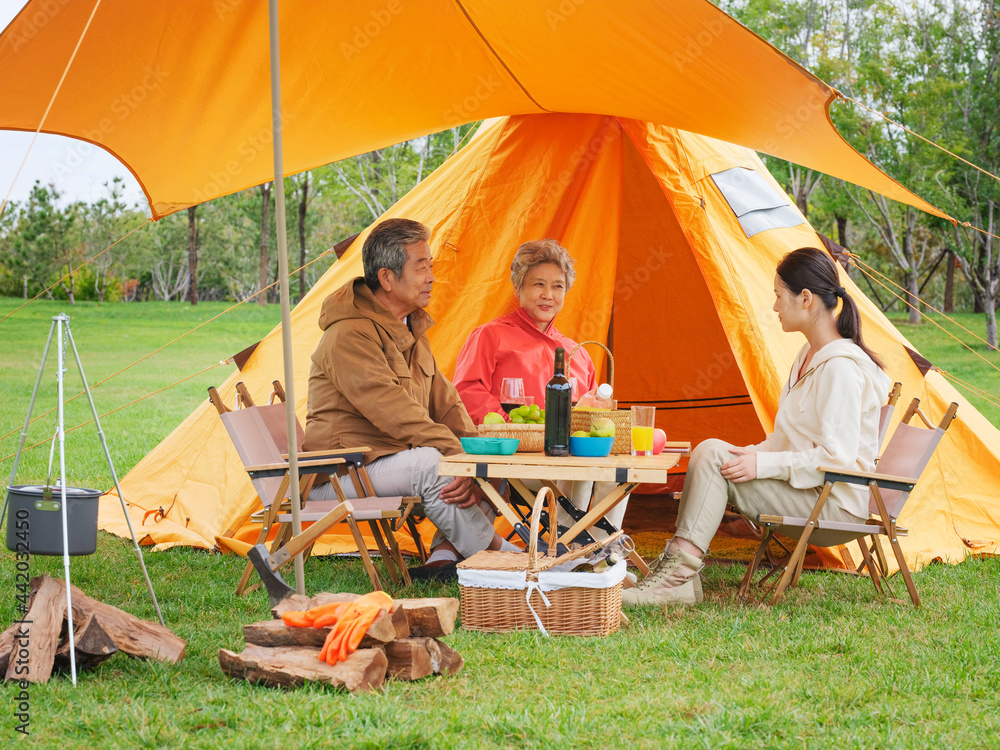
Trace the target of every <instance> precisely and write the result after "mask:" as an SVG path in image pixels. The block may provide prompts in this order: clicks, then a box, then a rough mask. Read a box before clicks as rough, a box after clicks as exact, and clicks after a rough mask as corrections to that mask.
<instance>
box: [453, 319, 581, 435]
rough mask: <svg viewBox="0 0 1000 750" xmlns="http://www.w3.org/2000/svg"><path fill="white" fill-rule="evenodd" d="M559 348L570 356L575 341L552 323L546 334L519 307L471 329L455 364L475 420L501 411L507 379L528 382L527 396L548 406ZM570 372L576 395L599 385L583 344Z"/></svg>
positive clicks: (457, 381) (457, 380)
mask: <svg viewBox="0 0 1000 750" xmlns="http://www.w3.org/2000/svg"><path fill="white" fill-rule="evenodd" d="M557 346H561V347H563V348H564V349H566V356H567V357H568V356H569V354H570V352H571V351H573V348H574V347H575V346H576V342H575V341H573V339H571V338H569V337H568V336H564V335H563V334H561V333H560V332H559V331H558V330H557V329H556V327H555V325H554V324H551V323H550V324H549V327H548V329H547V330H546V331H545V332H544V333H542V332H541V331H539V330H538V326H537V325H535V322H534V321H533V320H532V319H531V318H530V317H529V316H528V314H527V313H526V312H525V311H524V310H522V309H521V308H520V307H519V308H517V309H516V310H514V312H512V313H508V314H507V315H503V316H501V317H499V318H497V319H496V320H493V321H491V322H489V323H487V324H486V325H481V326H479V328H477V329H476V330H474V331H473V332H472V333H470V334H469V338H468V339H467V340H466V342H465V346H463V347H462V351H461V352H459V355H458V361H457V362H456V364H455V381H454V382H455V388H457V389H458V395H459V396H461V398H462V403H464V404H465V408H466V409H467V410H468V412H469V416H471V417H472V420H473V421H474V422H475V423H476V424H480V423H482V421H483V417H485V416H486V413H487V412H491V411H495V412H501V411H502V408H501V406H500V383H501V382H502V381H503V379H504V378H521V379H522V380H524V393H525V395H526V396H532V397H534V399H535V403H536V404H539V405H540V406H542V407H543V408H544V406H545V384H546V383H547V382H549V378H551V377H552V373H553V369H554V366H555V353H556V347H557ZM567 374H568V375H569V376H571V377H575V378H576V381H577V391H576V393H575V396H576V397H579V396H582V395H583V394H584V393H586V392H587V391H589V390H591V389H592V388H594V387H596V385H597V383H596V380H595V377H596V376H595V373H594V362H593V360H591V359H590V355H589V354H588V353H587V352H586V351H585V350H584V349H583V348H581V349H577V352H576V354H574V355H573V359H572V360H571V361H570V372H569V373H567Z"/></svg>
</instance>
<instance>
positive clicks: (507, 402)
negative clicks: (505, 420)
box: [500, 378, 524, 414]
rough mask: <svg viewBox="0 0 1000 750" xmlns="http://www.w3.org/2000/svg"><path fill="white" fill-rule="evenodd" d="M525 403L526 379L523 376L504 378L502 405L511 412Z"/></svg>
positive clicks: (501, 392) (501, 394)
mask: <svg viewBox="0 0 1000 750" xmlns="http://www.w3.org/2000/svg"><path fill="white" fill-rule="evenodd" d="M523 403H524V380H523V379H522V378H504V379H503V381H502V382H501V383H500V406H502V407H503V410H504V411H505V412H507V413H508V414H510V411H511V409H514V408H516V407H518V406H520V405H521V404H523Z"/></svg>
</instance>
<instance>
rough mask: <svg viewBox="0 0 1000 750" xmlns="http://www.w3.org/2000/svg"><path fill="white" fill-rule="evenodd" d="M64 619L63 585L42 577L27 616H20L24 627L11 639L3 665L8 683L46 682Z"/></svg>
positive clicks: (64, 599) (64, 590)
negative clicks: (5, 661) (8, 652)
mask: <svg viewBox="0 0 1000 750" xmlns="http://www.w3.org/2000/svg"><path fill="white" fill-rule="evenodd" d="M75 596H76V595H75V593H74V597H75ZM65 616H66V588H65V586H63V585H61V582H60V581H57V580H56V579H54V578H49V577H48V576H42V580H41V581H40V582H39V586H38V591H37V592H36V593H35V595H34V598H33V599H32V600H31V606H30V607H29V609H28V614H26V615H25V616H24V620H25V621H26V624H25V625H24V626H23V628H22V631H21V634H20V635H18V634H15V637H14V640H13V649H12V650H11V652H10V656H9V660H8V664H7V674H6V678H7V679H8V680H27V681H28V682H33V683H41V682H48V681H49V677H51V676H52V665H53V662H54V660H55V655H56V648H57V647H58V646H59V633H60V632H61V631H62V623H63V618H64V617H65Z"/></svg>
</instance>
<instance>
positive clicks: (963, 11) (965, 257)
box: [945, 0, 1000, 348]
mask: <svg viewBox="0 0 1000 750" xmlns="http://www.w3.org/2000/svg"><path fill="white" fill-rule="evenodd" d="M947 23H948V29H949V34H948V37H947V40H948V50H947V51H948V54H947V56H946V57H945V62H946V64H947V66H948V68H949V70H948V72H947V74H946V75H948V76H949V77H952V78H953V79H954V80H955V81H956V82H958V85H957V86H956V87H955V88H954V89H953V90H952V92H951V95H952V96H951V101H952V103H953V108H952V111H953V112H956V113H958V116H956V117H954V118H953V120H952V123H951V125H952V128H953V132H956V133H957V134H960V135H961V142H960V143H959V144H958V146H957V151H958V153H959V154H960V155H962V156H964V157H966V158H967V159H968V160H969V161H972V162H974V163H976V164H979V165H980V166H981V167H983V168H984V169H986V170H987V171H989V172H991V173H992V174H998V173H1000V128H998V127H997V115H998V113H1000V92H998V90H997V89H998V88H1000V70H998V68H1000V10H998V4H997V3H996V2H995V0H987V1H985V2H981V3H978V4H976V3H964V2H956V3H955V4H954V6H953V8H952V9H951V13H950V15H949V17H948V20H947ZM950 185H951V187H953V189H954V191H955V195H956V198H957V200H956V201H955V205H957V206H958V207H964V208H965V209H966V210H967V212H968V215H969V216H970V219H969V220H970V223H972V224H973V226H976V227H979V228H981V229H985V230H986V231H987V232H989V234H983V233H981V232H974V231H972V230H967V229H964V228H962V227H955V229H954V239H955V246H956V253H957V255H958V259H959V263H960V265H961V268H962V274H963V276H964V277H965V278H966V280H967V281H968V282H969V284H970V285H971V286H972V288H973V290H974V292H975V293H976V297H977V300H978V301H979V302H980V303H981V304H982V311H983V312H984V314H985V317H986V340H987V342H989V344H990V345H991V346H993V347H994V348H995V347H996V346H997V343H998V342H997V321H996V308H997V298H998V296H1000V247H998V246H997V241H996V239H995V238H994V237H992V236H990V235H995V234H997V233H998V224H1000V221H998V217H997V211H998V207H1000V185H998V183H997V181H996V180H995V179H993V178H991V177H988V176H986V175H984V174H983V173H982V172H981V171H979V170H977V169H975V168H973V167H970V166H968V165H965V164H960V165H958V167H957V168H956V170H955V173H954V177H953V178H952V180H951V183H950ZM958 210H959V209H956V210H955V213H956V214H957V212H958Z"/></svg>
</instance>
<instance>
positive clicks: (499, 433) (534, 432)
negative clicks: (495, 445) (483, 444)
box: [479, 423, 545, 453]
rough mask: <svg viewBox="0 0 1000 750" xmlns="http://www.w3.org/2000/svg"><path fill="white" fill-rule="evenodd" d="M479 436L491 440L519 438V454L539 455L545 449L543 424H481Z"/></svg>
mask: <svg viewBox="0 0 1000 750" xmlns="http://www.w3.org/2000/svg"><path fill="white" fill-rule="evenodd" d="M479 434H480V435H482V436H483V437H491V438H517V439H518V440H519V441H520V442H519V443H518V444H517V452H518V453H538V452H539V451H541V450H543V449H544V448H545V425H543V424H513V423H509V424H481V425H479Z"/></svg>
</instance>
